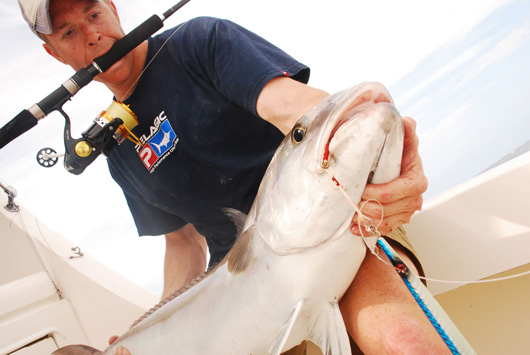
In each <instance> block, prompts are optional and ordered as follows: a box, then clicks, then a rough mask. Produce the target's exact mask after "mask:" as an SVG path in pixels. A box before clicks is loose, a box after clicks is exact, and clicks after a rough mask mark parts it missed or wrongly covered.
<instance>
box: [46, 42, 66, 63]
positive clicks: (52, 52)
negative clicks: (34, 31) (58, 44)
mask: <svg viewBox="0 0 530 355" xmlns="http://www.w3.org/2000/svg"><path fill="white" fill-rule="evenodd" d="M42 46H43V47H44V50H45V51H46V53H48V54H49V55H51V56H52V57H54V58H55V59H57V60H58V61H59V62H61V63H63V64H67V63H66V61H65V60H64V59H63V58H62V57H61V56H60V55H59V53H57V52H56V51H55V49H53V47H52V46H50V45H49V44H48V43H43V44H42Z"/></svg>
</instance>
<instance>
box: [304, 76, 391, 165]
mask: <svg viewBox="0 0 530 355" xmlns="http://www.w3.org/2000/svg"><path fill="white" fill-rule="evenodd" d="M343 97H344V98H343ZM341 99H343V100H345V101H346V102H345V103H341V102H340V101H341ZM341 99H339V100H338V102H337V104H336V105H337V108H336V109H335V111H333V113H332V114H331V115H330V117H328V118H327V120H326V122H324V123H323V124H324V127H323V129H322V131H321V133H320V135H319V136H318V137H317V139H318V144H316V148H315V151H314V156H313V158H312V161H314V162H316V163H317V165H316V166H317V168H316V169H312V170H314V171H315V170H316V172H317V173H323V172H324V169H327V166H328V164H326V163H325V161H324V160H325V156H326V155H327V154H329V152H326V150H327V149H329V145H330V144H331V141H332V140H333V138H334V136H335V134H336V133H337V131H338V130H339V129H340V127H341V126H342V125H344V124H345V123H347V122H349V121H351V120H353V119H355V118H356V116H357V115H358V114H359V113H361V112H363V111H364V110H366V109H368V108H369V107H371V106H373V105H375V104H378V103H382V102H387V103H390V104H392V105H393V104H394V101H393V100H392V97H391V96H390V93H389V92H388V91H387V89H386V88H385V87H384V86H383V85H382V84H380V83H377V82H370V83H364V84H361V85H358V86H356V87H353V88H350V89H347V90H345V91H344V92H343V95H342V96H341Z"/></svg>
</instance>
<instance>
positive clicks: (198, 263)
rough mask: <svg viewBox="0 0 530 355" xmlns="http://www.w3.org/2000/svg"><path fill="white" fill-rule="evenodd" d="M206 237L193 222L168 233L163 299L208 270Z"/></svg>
mask: <svg viewBox="0 0 530 355" xmlns="http://www.w3.org/2000/svg"><path fill="white" fill-rule="evenodd" d="M207 249H208V246H207V244H206V239H204V237H203V236H202V235H200V234H199V233H198V232H197V230H195V228H194V227H193V225H191V224H187V225H185V226H184V227H182V228H180V229H179V230H176V231H174V232H171V233H168V234H166V255H165V260H164V292H163V294H162V299H164V298H166V297H167V296H170V295H171V294H172V293H173V292H175V291H177V290H179V289H180V288H181V287H183V286H185V285H186V284H188V283H189V282H190V281H191V280H193V279H194V278H195V277H197V276H199V275H200V274H202V273H203V272H204V271H205V270H206V255H207Z"/></svg>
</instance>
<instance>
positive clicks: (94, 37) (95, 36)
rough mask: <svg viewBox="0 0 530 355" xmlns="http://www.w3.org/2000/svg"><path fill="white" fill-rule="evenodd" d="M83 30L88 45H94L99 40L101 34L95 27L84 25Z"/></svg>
mask: <svg viewBox="0 0 530 355" xmlns="http://www.w3.org/2000/svg"><path fill="white" fill-rule="evenodd" d="M83 32H84V33H85V38H86V42H87V44H88V45H89V46H94V45H96V44H97V43H98V42H99V41H101V34H100V33H99V31H98V30H97V29H95V28H91V26H85V28H84V29H83Z"/></svg>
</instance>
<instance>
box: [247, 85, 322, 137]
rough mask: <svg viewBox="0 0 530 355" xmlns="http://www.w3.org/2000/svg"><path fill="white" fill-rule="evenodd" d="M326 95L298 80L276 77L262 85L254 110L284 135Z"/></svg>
mask: <svg viewBox="0 0 530 355" xmlns="http://www.w3.org/2000/svg"><path fill="white" fill-rule="evenodd" d="M328 96H329V94H328V93H327V92H325V91H322V90H320V89H315V88H313V87H311V86H308V85H306V84H303V83H301V82H299V81H296V80H293V79H290V78H288V77H277V78H274V79H272V80H271V81H269V82H268V83H267V84H266V85H265V86H264V87H263V90H262V91H261V93H260V95H259V97H258V102H257V104H256V110H257V112H258V115H259V116H260V117H261V118H263V119H264V120H265V121H268V122H270V123H272V124H273V125H274V126H276V127H277V128H278V129H279V130H280V131H282V132H283V134H285V135H286V134H287V133H289V132H290V131H291V129H292V128H293V126H294V124H295V123H296V122H297V121H298V120H299V119H300V117H302V116H303V115H304V113H306V112H307V111H309V109H311V108H312V107H313V106H315V105H316V104H317V103H319V102H320V101H321V100H323V99H325V98H326V97H328Z"/></svg>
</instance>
